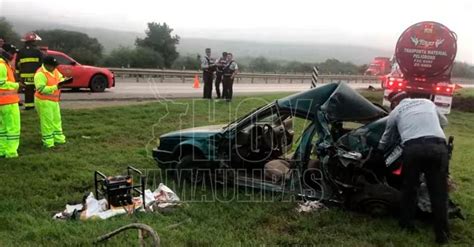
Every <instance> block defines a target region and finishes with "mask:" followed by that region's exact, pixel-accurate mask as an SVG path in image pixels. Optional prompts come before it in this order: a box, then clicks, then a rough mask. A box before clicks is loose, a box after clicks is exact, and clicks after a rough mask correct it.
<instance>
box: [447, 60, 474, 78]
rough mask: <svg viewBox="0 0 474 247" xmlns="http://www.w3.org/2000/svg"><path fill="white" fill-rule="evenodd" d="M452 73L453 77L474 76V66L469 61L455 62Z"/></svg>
mask: <svg viewBox="0 0 474 247" xmlns="http://www.w3.org/2000/svg"><path fill="white" fill-rule="evenodd" d="M452 73H453V77H461V78H474V66H471V65H469V64H467V63H462V62H455V63H454V66H453V71H452Z"/></svg>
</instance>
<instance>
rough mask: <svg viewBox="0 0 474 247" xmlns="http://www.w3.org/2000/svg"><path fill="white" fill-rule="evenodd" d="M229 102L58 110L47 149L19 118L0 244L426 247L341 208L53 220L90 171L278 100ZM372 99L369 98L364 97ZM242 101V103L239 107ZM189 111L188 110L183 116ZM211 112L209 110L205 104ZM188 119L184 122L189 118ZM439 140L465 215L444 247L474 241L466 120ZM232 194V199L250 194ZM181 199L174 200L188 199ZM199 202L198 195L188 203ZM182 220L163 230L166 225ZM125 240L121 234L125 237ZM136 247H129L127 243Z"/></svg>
mask: <svg viewBox="0 0 474 247" xmlns="http://www.w3.org/2000/svg"><path fill="white" fill-rule="evenodd" d="M282 96H283V94H279V95H265V96H262V97H253V98H247V99H245V100H244V101H243V98H237V99H236V101H235V102H233V103H232V104H231V105H228V104H226V103H224V102H217V103H216V104H215V110H216V111H215V114H209V105H208V102H207V101H201V100H198V101H195V102H194V107H193V104H192V101H191V100H178V101H174V102H168V103H167V104H164V103H151V104H147V105H138V106H127V107H111V108H100V109H95V110H63V122H64V132H65V134H66V136H67V138H68V143H67V144H66V145H64V146H60V147H57V148H55V149H53V150H46V149H43V148H42V147H41V141H40V134H39V123H38V118H37V116H36V113H35V112H23V113H22V136H21V137H22V139H21V147H20V155H21V157H20V158H19V159H14V160H5V159H0V169H1V173H0V183H1V186H0V246H90V245H91V243H92V240H93V239H94V238H95V237H97V236H99V235H102V234H105V233H107V232H109V231H112V230H114V229H116V228H118V227H120V226H123V225H125V224H128V223H132V222H142V223H145V224H149V225H150V226H152V227H153V228H154V229H155V230H156V231H157V232H158V234H159V235H160V237H161V241H162V245H163V246H210V245H212V246H223V245H224V246H227V245H262V244H268V245H290V244H297V245H310V244H316V245H323V246H425V245H426V246H429V245H431V244H432V243H433V234H432V231H431V228H430V227H429V226H427V225H425V224H423V223H418V225H419V227H420V229H421V232H420V233H417V234H407V233H404V232H401V231H400V230H399V228H398V226H397V222H396V220H395V219H392V218H386V219H374V218H371V217H369V216H366V215H360V214H356V213H353V212H347V211H343V210H338V209H334V210H326V211H321V212H316V213H311V214H298V213H296V212H295V211H294V208H295V205H296V204H295V203H294V202H280V201H278V200H277V201H274V202H259V201H257V202H237V200H232V199H231V198H230V197H225V198H226V199H228V200H224V201H222V200H221V201H217V202H189V203H186V204H185V206H184V207H182V208H179V209H176V210H174V211H173V212H170V213H165V214H160V213H153V214H136V215H134V216H118V217H115V218H111V219H109V220H104V221H102V220H96V221H66V222H60V221H54V220H52V219H51V217H52V215H53V213H55V212H58V211H61V210H63V208H64V205H65V204H66V203H67V202H72V201H76V202H77V201H80V200H81V198H82V196H83V193H84V192H87V191H92V190H93V172H94V171H95V170H100V171H103V172H104V173H105V174H110V175H114V174H121V173H123V172H124V170H125V168H126V166H127V165H129V164H133V165H134V166H136V167H138V168H140V169H148V170H149V171H150V174H153V172H156V173H159V172H158V171H156V164H155V162H154V161H153V160H152V159H151V157H150V155H151V153H150V150H151V148H153V147H155V146H156V138H157V137H158V136H159V135H160V134H163V133H166V132H169V131H172V130H177V129H180V128H186V127H192V126H193V125H194V126H202V125H208V124H217V123H226V122H228V121H229V119H232V118H234V117H235V116H238V115H242V114H245V113H247V112H248V111H250V110H251V109H253V108H254V107H255V106H258V105H261V104H264V102H265V101H271V100H273V99H276V98H280V97H282ZM375 97H377V94H376V93H375V94H374V93H371V94H370V98H375ZM240 102H243V103H242V104H239V103H240ZM193 108H194V114H192V112H193ZM211 109H212V107H211ZM193 116H194V117H193ZM449 120H450V126H449V128H448V129H447V132H448V134H449V135H454V136H455V138H456V139H455V145H456V146H455V151H454V157H453V160H452V162H451V172H452V174H453V176H454V178H455V180H456V181H457V183H458V185H459V190H458V191H457V192H455V193H454V195H453V197H454V199H455V200H456V201H457V202H459V203H460V204H461V205H462V208H463V209H464V211H465V213H466V214H467V217H468V219H467V220H466V221H460V220H454V221H452V222H451V224H452V229H453V230H452V231H453V234H454V235H455V236H456V237H457V238H458V240H456V241H453V242H452V244H453V245H460V246H469V245H472V243H474V221H473V220H472V218H471V216H472V215H471V212H472V211H473V210H474V181H473V180H474V167H473V166H472V160H474V154H473V152H472V150H474V142H473V141H472V140H473V138H474V133H473V132H472V130H473V129H474V114H472V113H463V112H456V111H455V112H453V113H452V114H451V115H450V116H449ZM258 193H259V192H255V193H254V194H252V193H250V192H248V191H247V192H245V191H239V193H238V196H239V197H240V198H245V199H252V198H258V195H259V194H258ZM190 195H191V193H190V192H189V191H188V192H183V194H180V196H182V197H184V196H186V197H187V198H189V196H190ZM200 196H207V197H208V198H210V196H211V192H210V190H209V189H208V190H199V191H198V192H197V194H196V195H195V197H200ZM180 222H184V223H183V224H181V225H179V226H177V227H174V228H170V227H169V226H170V225H173V224H176V223H180ZM129 237H131V235H129ZM112 243H113V245H112V244H111V245H110V246H131V245H132V244H135V243H137V241H136V239H135V238H133V239H132V238H130V239H126V238H124V237H121V236H119V237H117V238H116V239H115V240H114V241H112ZM135 246H137V245H135Z"/></svg>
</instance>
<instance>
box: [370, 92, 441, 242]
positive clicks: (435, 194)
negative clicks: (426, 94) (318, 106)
mask: <svg viewBox="0 0 474 247" xmlns="http://www.w3.org/2000/svg"><path fill="white" fill-rule="evenodd" d="M388 100H389V101H390V102H391V108H392V111H391V112H390V115H389V117H388V120H387V125H386V128H385V132H384V134H383V135H382V138H381V139H380V143H379V150H384V149H385V148H386V146H387V144H388V143H389V141H390V140H392V138H393V136H394V135H397V134H398V135H399V136H400V138H401V140H402V145H403V168H402V176H403V185H402V198H401V208H400V222H399V223H400V226H401V227H402V228H405V229H408V230H414V224H413V219H414V216H415V212H416V208H417V207H416V205H417V190H418V187H419V185H420V175H421V173H423V174H424V175H425V178H426V183H427V187H428V191H429V194H430V200H431V208H432V212H433V216H434V221H433V223H434V232H435V236H436V242H437V243H447V241H448V236H449V229H448V215H447V214H448V212H447V211H448V210H447V205H448V191H447V187H448V186H447V176H448V148H447V145H446V136H445V135H444V132H443V129H442V126H446V125H447V123H448V121H447V119H446V117H444V116H443V115H442V114H440V113H439V112H438V111H437V109H436V105H435V104H434V103H433V102H431V101H430V100H427V99H410V98H409V97H408V94H407V93H406V92H403V91H400V92H392V93H391V94H390V95H389V97H388Z"/></svg>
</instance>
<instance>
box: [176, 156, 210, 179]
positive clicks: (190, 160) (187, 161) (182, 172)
mask: <svg viewBox="0 0 474 247" xmlns="http://www.w3.org/2000/svg"><path fill="white" fill-rule="evenodd" d="M206 167H207V166H206V162H205V161H204V158H203V157H202V155H198V154H195V155H193V154H187V155H183V156H181V157H180V158H179V160H178V162H177V163H176V167H175V168H176V169H175V176H174V178H175V179H176V181H177V182H178V184H183V183H190V184H192V185H194V184H202V183H205V182H206V181H207V180H208V178H210V177H209V174H210V173H209V172H208V171H207V170H205V168H206Z"/></svg>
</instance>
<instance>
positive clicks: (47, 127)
mask: <svg viewBox="0 0 474 247" xmlns="http://www.w3.org/2000/svg"><path fill="white" fill-rule="evenodd" d="M35 105H36V111H37V112H38V115H39V118H40V124H41V138H42V141H43V145H44V146H46V147H48V148H50V147H54V144H62V143H66V137H65V136H64V134H63V129H62V122H61V110H60V107H59V103H58V102H55V101H50V100H42V99H38V98H36V100H35Z"/></svg>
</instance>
